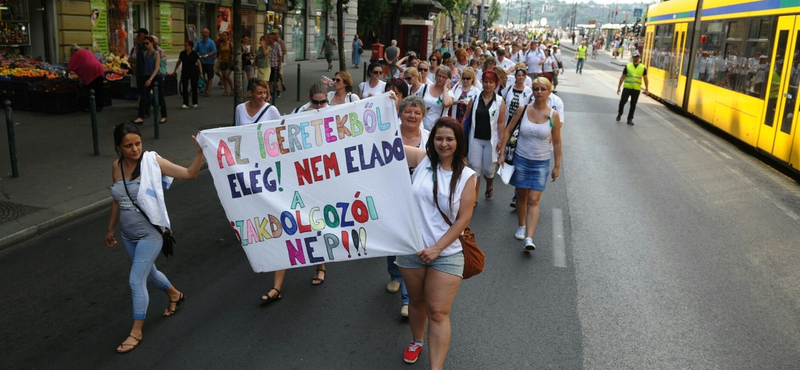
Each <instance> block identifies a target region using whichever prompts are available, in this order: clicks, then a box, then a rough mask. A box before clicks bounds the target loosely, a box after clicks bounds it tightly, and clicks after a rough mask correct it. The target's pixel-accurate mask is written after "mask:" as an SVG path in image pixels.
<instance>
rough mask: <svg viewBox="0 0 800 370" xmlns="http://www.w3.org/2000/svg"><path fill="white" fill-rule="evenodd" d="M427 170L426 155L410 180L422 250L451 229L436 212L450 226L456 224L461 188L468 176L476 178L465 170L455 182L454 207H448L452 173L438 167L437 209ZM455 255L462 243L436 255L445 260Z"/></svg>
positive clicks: (452, 245)
mask: <svg viewBox="0 0 800 370" xmlns="http://www.w3.org/2000/svg"><path fill="white" fill-rule="evenodd" d="M430 167H431V161H430V159H428V157H427V156H425V159H423V160H422V162H420V164H419V165H417V167H416V170H414V175H413V176H412V177H411V183H412V185H411V187H412V189H413V191H414V199H415V201H416V205H417V207H416V209H417V215H418V216H419V228H420V231H421V232H422V241H423V243H424V245H423V246H422V247H423V248H427V247H430V246H432V245H434V244H436V242H438V241H439V239H441V238H442V236H444V234H445V233H447V230H449V229H450V225H448V224H447V223H446V222H445V221H444V218H442V215H441V213H439V208H441V209H442V212H444V214H445V215H447V218H449V219H450V222H451V223H452V222H455V221H456V216H458V210H459V209H461V193H462V192H463V191H464V187H466V185H467V181H469V179H470V177H472V176H475V171H473V170H472V169H471V168H469V167H464V170H462V172H461V177H460V178H459V179H458V185H457V186H456V191H455V193H454V194H453V205H452V207H451V206H450V179H451V178H452V177H453V172H452V171H445V170H443V169H441V167H440V168H437V170H436V172H437V174H436V179H437V180H438V182H439V186H437V190H438V194H437V200H438V201H439V207H438V208H437V207H436V204H434V203H433V173H432V171H433V170H432V169H429V168H430ZM466 206H467V207H472V206H473V205H471V204H467V205H466ZM458 252H461V241H459V240H458V239H456V240H455V241H453V243H452V244H450V245H449V246H447V248H445V249H444V250H443V251H442V253H439V256H440V257H447V256H451V255H454V254H456V253H458Z"/></svg>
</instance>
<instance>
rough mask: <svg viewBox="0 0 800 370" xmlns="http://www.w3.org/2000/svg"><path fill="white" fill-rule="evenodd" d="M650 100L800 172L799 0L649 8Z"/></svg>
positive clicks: (726, 0)
mask: <svg viewBox="0 0 800 370" xmlns="http://www.w3.org/2000/svg"><path fill="white" fill-rule="evenodd" d="M642 58H643V63H645V65H647V67H648V70H647V74H648V78H649V81H650V86H649V87H650V93H651V94H652V95H654V96H656V97H658V98H659V99H660V100H662V101H664V102H666V103H669V104H672V105H675V106H676V107H679V108H680V109H682V110H684V111H686V112H688V113H689V114H691V115H693V116H695V117H697V118H700V119H702V120H704V121H706V122H708V123H710V124H712V125H714V126H716V127H717V128H719V129H721V130H723V131H725V132H727V133H728V134H730V135H731V136H733V137H735V138H737V139H739V140H741V141H742V142H744V143H745V144H747V145H749V146H752V147H754V148H756V149H758V150H760V151H763V152H765V153H767V154H769V155H771V156H773V157H774V158H775V159H777V160H779V161H780V162H782V163H785V164H787V165H789V166H790V167H791V168H793V169H794V170H795V171H797V170H800V135H797V129H796V127H797V124H798V122H797V119H798V117H800V114H798V113H800V111H799V110H800V105H799V104H798V96H797V94H798V84H799V83H800V0H700V1H698V0H672V1H667V2H662V3H658V4H655V5H652V6H650V8H649V10H648V13H647V28H646V33H645V48H644V52H643V55H642Z"/></svg>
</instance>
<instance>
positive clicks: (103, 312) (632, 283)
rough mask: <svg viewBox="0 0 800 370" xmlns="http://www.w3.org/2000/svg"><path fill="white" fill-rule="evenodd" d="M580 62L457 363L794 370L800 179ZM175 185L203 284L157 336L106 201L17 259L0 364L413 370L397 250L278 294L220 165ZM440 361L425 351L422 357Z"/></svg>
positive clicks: (188, 270) (10, 273)
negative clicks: (554, 147)
mask: <svg viewBox="0 0 800 370" xmlns="http://www.w3.org/2000/svg"><path fill="white" fill-rule="evenodd" d="M566 59H568V58H566ZM571 68H574V66H573V65H572V64H571V61H567V65H566V69H567V71H568V72H567V74H566V75H563V76H562V77H561V85H560V86H559V89H558V90H559V95H560V96H561V97H562V98H563V99H564V101H565V103H566V105H567V109H566V110H567V113H566V120H565V121H566V123H565V126H564V130H563V137H564V143H565V144H564V163H563V167H562V177H561V178H559V180H558V181H556V182H555V183H549V184H548V187H547V190H546V192H545V194H544V196H543V198H542V204H541V209H542V212H541V216H540V222H539V226H538V229H537V232H536V235H535V242H536V244H537V250H536V251H535V252H533V253H526V252H523V250H522V243H521V242H520V241H517V240H515V239H514V238H513V233H514V231H515V227H516V217H515V214H514V213H513V212H512V210H511V208H509V207H508V200H509V199H510V198H511V195H512V189H511V188H509V187H507V186H503V185H500V184H498V186H497V187H496V188H495V194H494V198H493V199H492V200H489V201H484V200H483V199H481V202H480V204H479V205H478V207H477V209H476V212H475V216H474V218H473V220H472V223H471V226H472V228H473V230H474V231H475V232H476V234H477V236H478V242H479V244H480V245H481V247H482V248H483V249H484V251H485V253H486V257H487V265H486V270H485V272H484V273H483V274H482V275H479V276H477V277H475V278H473V279H471V280H467V281H464V282H463V283H462V285H461V289H460V291H459V293H458V296H457V298H456V301H455V304H454V308H453V313H452V325H453V339H452V343H451V348H450V352H449V354H448V359H447V364H446V367H447V368H448V369H509V370H511V369H584V368H585V369H791V368H797V364H800V334H798V333H800V330H798V325H799V324H800V288H798V286H800V285H798V284H797V282H798V278H800V269H798V265H800V251H799V250H798V248H797V245H798V243H797V240H798V237H797V236H798V225H799V224H800V217H798V214H799V213H800V206H799V205H800V189H799V188H798V185H797V183H796V182H794V181H792V180H790V179H787V178H785V177H784V176H782V175H780V174H779V173H778V172H776V171H775V170H773V169H771V168H769V167H767V166H765V165H764V164H762V163H761V162H759V161H758V160H756V159H754V158H752V157H751V156H749V155H748V154H745V153H742V152H741V151H740V150H739V149H737V148H735V147H734V146H732V145H731V144H730V143H728V142H726V141H724V140H721V139H719V138H717V137H715V136H713V135H712V134H709V133H708V132H706V131H705V130H703V129H702V128H699V127H698V126H697V125H696V124H695V123H692V122H690V121H689V120H687V119H685V118H683V117H680V116H677V115H675V114H674V113H673V112H670V111H669V110H668V109H666V108H664V107H663V106H661V105H659V104H657V103H655V102H653V101H652V100H650V99H647V98H642V99H641V100H640V104H639V108H638V110H637V115H636V119H635V122H636V125H635V126H628V125H625V124H624V121H623V122H622V123H617V122H615V121H614V116H615V115H616V112H615V111H616V104H617V102H618V97H617V95H615V94H614V91H615V90H616V81H617V78H618V73H619V72H617V70H621V67H620V68H616V66H615V65H611V64H610V63H609V61H608V60H603V59H602V58H601V59H598V60H590V61H589V62H587V65H586V67H585V68H584V74H583V75H575V74H574V73H572V71H574V70H573V69H571ZM626 112H627V111H626ZM481 194H482V192H481ZM167 197H168V207H169V209H170V216H171V219H172V221H173V223H174V224H175V229H176V230H175V231H176V238H177V239H178V243H179V244H178V245H177V246H176V254H175V256H174V257H172V258H169V259H164V258H163V257H160V258H159V260H158V261H157V264H158V266H159V269H161V270H162V271H163V272H165V274H166V275H167V276H168V277H169V278H170V279H171V281H172V283H173V284H174V285H175V286H176V287H177V288H178V289H180V290H182V291H183V292H184V293H185V294H186V301H185V302H184V304H183V305H182V306H181V307H180V309H179V311H178V314H177V315H176V316H174V317H171V318H162V317H161V316H160V313H161V312H162V311H163V309H164V307H166V305H167V298H166V296H164V295H162V294H160V293H159V292H158V291H157V290H155V289H151V290H150V292H151V300H150V308H149V311H148V317H147V320H146V322H145V332H144V340H143V341H142V344H141V345H140V347H139V348H137V349H136V350H135V351H133V352H132V353H130V354H127V355H124V356H122V355H117V354H115V353H114V349H115V348H116V346H117V345H118V344H119V343H120V342H121V341H122V340H123V339H124V338H125V336H126V335H127V334H128V331H129V329H130V325H131V304H130V293H129V288H128V284H127V274H128V271H129V268H130V262H129V258H128V256H127V254H126V253H125V252H124V250H123V249H122V248H121V247H114V248H107V247H105V245H104V244H103V240H102V239H103V235H104V234H105V229H106V224H107V222H108V214H109V212H108V211H105V212H101V213H98V214H95V215H92V216H89V217H86V218H84V219H82V220H80V221H77V222H75V223H72V224H69V225H66V226H64V227H61V228H59V229H56V230H54V231H52V232H50V233H48V234H46V235H44V236H42V237H39V238H36V239H33V240H31V241H29V242H27V243H25V244H21V245H19V246H17V247H14V248H11V249H8V250H5V251H3V252H0V281H3V282H5V284H2V285H0V297H3V298H2V300H0V312H1V313H0V327H2V328H3V329H2V335H0V352H2V354H3V355H2V356H0V368H4V369H11V368H47V369H50V368H80V369H87V368H92V369H127V368H132V369H133V368H135V369H143V368H165V369H184V368H198V369H228V368H244V369H251V368H253V369H254V368H259V369H261V368H270V369H376V368H380V369H387V370H388V369H408V368H410V367H409V365H406V364H405V363H403V361H402V359H401V356H402V351H403V349H404V346H405V345H406V344H407V343H408V341H409V339H410V337H411V335H410V331H409V329H408V324H407V322H406V321H404V320H402V319H401V318H400V316H399V309H400V304H399V296H398V295H396V294H390V293H388V292H386V290H385V285H386V283H387V282H388V275H387V273H386V262H385V260H384V259H382V258H377V259H370V260H362V261H355V262H347V263H335V264H331V265H329V266H328V271H329V274H328V276H327V279H326V283H325V284H323V285H322V286H319V287H313V286H311V284H310V280H311V277H312V276H313V268H302V269H294V270H290V271H289V272H288V273H287V280H286V283H285V284H284V289H283V299H282V300H280V301H278V302H277V303H274V304H272V305H270V306H267V307H262V306H261V305H260V304H259V300H258V299H259V296H260V295H261V294H262V293H265V292H266V291H267V289H268V288H269V287H271V284H272V277H271V274H254V273H253V272H252V270H251V269H250V266H249V264H248V262H247V259H246V257H245V255H244V253H243V251H242V249H241V248H240V247H238V246H237V243H236V241H235V237H234V235H233V233H232V232H231V230H230V227H229V226H228V225H227V224H226V221H225V217H224V213H223V211H222V208H221V206H220V205H219V201H218V200H217V198H216V194H215V192H214V189H213V184H212V182H211V179H210V177H209V175H208V173H207V172H204V173H203V174H201V176H200V178H199V179H198V180H197V181H194V182H181V183H178V184H176V186H175V187H174V189H173V190H171V191H170V192H169V193H168V195H167ZM481 198H482V197H481ZM562 243H563V245H564V246H566V249H565V250H561V249H560V248H559V246H560V245H562ZM427 362H428V358H427V350H423V357H422V359H421V360H420V361H419V362H418V363H417V364H416V365H413V367H414V368H418V369H427V368H428V365H427Z"/></svg>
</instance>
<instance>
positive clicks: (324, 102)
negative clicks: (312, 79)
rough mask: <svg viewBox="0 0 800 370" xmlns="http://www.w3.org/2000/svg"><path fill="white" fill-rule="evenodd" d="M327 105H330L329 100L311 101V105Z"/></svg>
mask: <svg viewBox="0 0 800 370" xmlns="http://www.w3.org/2000/svg"><path fill="white" fill-rule="evenodd" d="M326 103H328V99H325V100H314V99H311V104H314V105H322V104H326Z"/></svg>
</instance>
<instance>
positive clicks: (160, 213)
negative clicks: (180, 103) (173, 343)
mask: <svg viewBox="0 0 800 370" xmlns="http://www.w3.org/2000/svg"><path fill="white" fill-rule="evenodd" d="M192 139H193V140H194V141H195V146H196V148H197V154H196V155H195V157H194V162H192V165H191V166H189V168H186V167H182V166H179V165H177V164H174V163H172V162H170V161H168V160H166V159H164V158H162V157H160V156H158V154H156V153H155V152H143V151H142V149H143V146H142V135H141V133H139V128H137V127H136V125H133V124H130V123H123V124H120V125H118V126H117V127H115V128H114V148H115V149H116V150H117V154H119V159H117V160H115V161H114V162H112V164H111V181H112V186H111V195H112V196H113V198H114V200H113V201H112V202H111V219H110V220H109V222H108V232H107V233H106V236H105V242H106V245H107V246H109V247H113V246H114V245H115V244H117V240H116V239H115V238H114V229H116V227H117V224H118V223H119V229H120V234H121V235H122V241H123V243H124V244H125V249H126V250H127V251H128V254H129V255H130V256H131V259H132V260H133V265H132V266H131V272H130V276H129V278H128V283H129V284H130V287H131V294H132V296H133V328H132V329H131V331H130V333H129V334H128V337H127V338H125V341H124V342H122V344H120V346H119V347H117V353H128V352H130V351H133V350H134V349H136V346H138V345H139V343H141V341H142V326H144V319H145V314H146V313H147V306H148V305H149V301H150V296H149V294H148V292H147V282H148V281H149V282H150V283H152V284H154V285H156V286H157V287H158V288H159V289H161V290H162V291H163V292H164V293H166V294H167V297H168V298H169V305H168V306H167V308H166V309H165V310H164V313H162V314H161V316H164V317H171V316H173V315H175V313H176V312H177V309H178V306H180V304H181V303H182V302H183V301H184V299H185V296H184V295H183V293H182V292H180V291H179V290H177V289H175V286H173V285H172V284H171V283H170V281H169V279H167V277H166V276H165V275H164V274H163V273H161V271H158V269H157V268H156V265H155V260H156V257H158V254H159V253H160V252H161V247H162V246H163V243H164V239H163V237H162V236H161V233H160V232H159V231H158V230H157V228H158V229H161V228H167V229H168V228H169V227H170V222H169V216H168V215H167V209H166V206H165V204H164V193H163V189H162V187H161V186H162V181H163V180H162V176H167V177H172V178H176V179H182V180H194V179H196V178H197V175H198V174H199V173H200V167H201V165H202V164H203V150H202V149H200V144H198V143H197V139H195V137H194V136H192ZM169 181H170V182H171V181H172V180H171V179H169ZM145 194H147V195H145ZM152 194H155V195H156V196H155V197H152ZM140 209H141V211H140Z"/></svg>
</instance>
